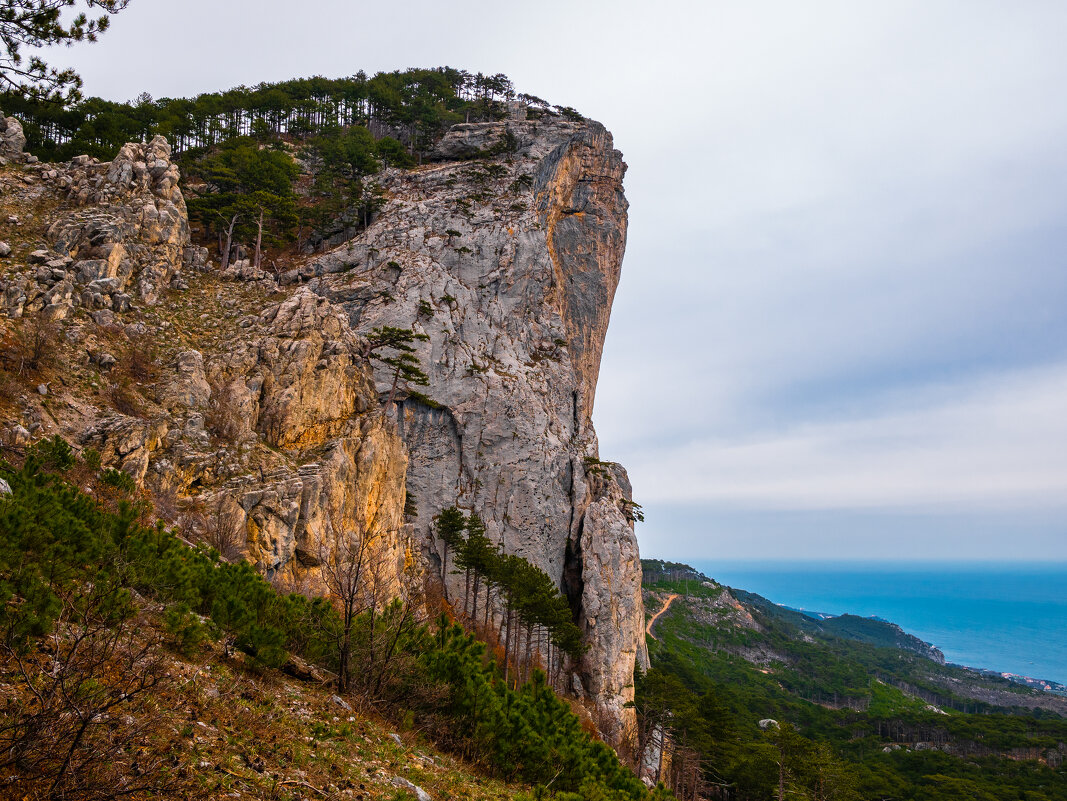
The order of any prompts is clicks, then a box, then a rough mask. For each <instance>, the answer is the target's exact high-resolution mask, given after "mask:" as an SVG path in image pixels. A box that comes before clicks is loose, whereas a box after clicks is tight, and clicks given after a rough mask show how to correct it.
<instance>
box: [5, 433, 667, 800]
mask: <svg viewBox="0 0 1067 801" xmlns="http://www.w3.org/2000/svg"><path fill="white" fill-rule="evenodd" d="M4 456H5V457H6V461H0V479H2V483H0V698H2V699H3V701H2V705H0V797H3V798H7V797H11V792H13V791H14V792H15V797H17V798H19V799H37V798H63V799H92V798H113V797H119V796H121V797H128V798H133V799H140V798H175V799H193V798H195V799H204V798H224V797H226V798H232V797H238V798H240V797H245V798H272V799H292V800H293V801H295V799H304V798H312V797H320V798H359V799H379V798H381V799H386V798H387V799H404V798H408V797H415V796H416V795H418V793H419V792H425V791H429V792H430V793H431V796H432V797H434V798H479V799H490V798H493V799H498V798H524V797H526V793H527V792H529V793H533V794H534V795H535V796H536V797H538V798H557V799H559V800H560V801H579V800H580V799H589V798H595V799H603V801H642V800H643V799H652V798H657V799H665V798H667V797H669V796H668V795H667V794H665V793H663V792H654V793H649V792H648V790H647V789H646V788H645V786H644V785H643V784H642V783H641V782H640V781H638V780H637V778H636V777H635V776H634V774H633V773H632V772H631V771H630V770H629V769H627V768H626V767H624V766H623V765H622V764H621V763H620V762H619V760H618V758H617V757H616V756H615V753H614V752H613V751H612V750H611V749H610V748H608V747H607V746H606V745H604V744H603V743H601V742H599V741H597V740H596V739H595V738H594V737H592V736H591V734H590V733H589V731H588V730H587V728H585V727H583V724H582V719H581V718H580V717H579V716H578V715H576V714H575V712H574V711H573V710H572V708H571V707H570V706H569V705H568V704H567V703H565V702H564V701H562V700H561V699H559V698H558V697H557V696H556V695H555V693H554V692H553V691H552V690H551V688H550V687H549V686H548V685H547V683H546V680H545V677H544V675H543V674H542V673H540V671H537V670H534V671H533V672H532V676H531V677H530V678H529V680H527V681H525V682H523V683H520V682H518V681H517V680H515V679H514V677H513V679H512V681H507V680H505V679H504V677H503V676H502V674H501V671H500V670H499V667H498V664H497V661H496V660H495V659H494V657H493V655H492V654H491V653H490V652H489V650H488V649H487V648H486V646H485V644H484V643H482V642H479V641H478V640H476V639H475V638H474V637H473V636H471V635H470V634H467V633H466V632H465V631H464V630H463V629H462V628H461V627H460V626H459V625H457V624H454V623H452V622H451V621H450V620H449V619H448V618H447V616H445V615H444V614H442V615H440V616H439V617H438V618H437V619H436V620H433V621H430V620H426V619H424V610H425V607H423V606H419V607H415V606H411V607H404V606H402V605H401V604H400V603H399V602H394V603H393V604H391V605H385V606H378V607H370V608H367V609H365V610H360V613H359V614H358V615H356V616H354V617H351V618H350V617H343V616H342V614H341V612H340V610H339V608H338V605H337V604H335V603H333V602H332V600H333V599H327V598H308V597H305V596H303V595H298V594H284V593H282V592H280V591H278V590H277V589H275V588H274V587H273V586H271V585H270V584H269V583H268V582H267V581H266V580H265V579H264V578H263V577H262V576H260V575H259V574H258V573H257V572H256V571H255V570H254V569H253V568H252V567H251V566H250V565H248V564H247V563H245V562H228V561H226V560H224V559H222V558H221V557H220V555H219V554H218V552H217V551H214V550H212V549H209V548H206V547H204V546H195V545H193V544H192V543H189V542H186V541H184V540H183V539H182V537H181V532H175V531H168V530H167V529H166V527H165V526H164V525H163V524H162V523H160V522H153V509H152V507H151V505H150V504H149V503H148V502H147V500H146V499H145V498H144V497H143V496H141V495H140V494H139V493H138V491H137V490H136V487H135V485H134V483H133V481H132V480H131V479H130V478H129V476H128V475H126V474H125V473H122V472H119V471H115V470H108V469H102V468H101V466H100V456H99V454H97V453H95V452H94V451H92V450H91V449H85V450H84V451H83V452H82V453H81V454H80V455H75V454H74V452H73V451H72V449H71V448H70V446H69V445H68V444H67V443H65V442H64V441H63V440H61V439H59V438H55V439H53V440H45V441H42V442H40V443H37V444H35V445H34V446H32V447H31V448H29V449H28V450H27V451H26V452H25V453H22V452H19V451H17V450H15V449H8V450H7V451H6V452H5V453H4ZM343 665H349V666H351V667H352V671H351V677H352V682H351V689H350V690H349V691H347V692H340V691H339V690H337V689H335V686H336V684H337V682H335V681H334V679H335V678H336V674H337V671H338V670H339V667H340V666H343ZM339 692H340V694H338V693H339ZM417 787H420V788H422V790H421V791H420V790H418V789H416V788H417ZM13 788H15V789H14V790H13Z"/></svg>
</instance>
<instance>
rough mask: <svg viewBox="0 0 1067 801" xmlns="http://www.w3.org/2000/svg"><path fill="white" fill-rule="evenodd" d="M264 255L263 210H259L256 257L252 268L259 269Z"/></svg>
mask: <svg viewBox="0 0 1067 801" xmlns="http://www.w3.org/2000/svg"><path fill="white" fill-rule="evenodd" d="M262 255H263V209H260V210H259V222H258V225H257V226H256V255H255V256H254V257H253V259H252V266H254V267H255V268H256V269H257V270H258V269H259V264H260V259H261V257H262Z"/></svg>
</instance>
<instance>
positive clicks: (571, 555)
mask: <svg viewBox="0 0 1067 801" xmlns="http://www.w3.org/2000/svg"><path fill="white" fill-rule="evenodd" d="M584 526H585V518H584V516H583V517H582V519H581V520H579V521H578V531H577V533H576V535H575V536H574V538H573V539H568V540H567V548H566V551H565V552H564V555H563V576H562V578H561V579H560V590H562V591H563V595H564V596H565V597H566V598H567V604H568V605H569V606H570V608H571V617H572V618H573V619H574V623H575V625H578V624H579V621H580V619H581V612H582V593H583V592H584V591H585V579H584V578H582V529H583V527H584Z"/></svg>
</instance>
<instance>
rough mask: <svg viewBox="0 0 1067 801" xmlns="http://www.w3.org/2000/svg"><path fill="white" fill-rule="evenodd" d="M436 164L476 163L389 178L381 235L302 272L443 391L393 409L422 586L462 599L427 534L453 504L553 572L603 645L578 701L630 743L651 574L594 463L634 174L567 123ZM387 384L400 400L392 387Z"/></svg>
mask: <svg viewBox="0 0 1067 801" xmlns="http://www.w3.org/2000/svg"><path fill="white" fill-rule="evenodd" d="M438 154H439V156H440V157H441V158H443V159H458V158H465V157H467V158H469V157H471V156H473V155H478V156H480V157H479V158H478V159H477V160H468V161H446V162H444V163H441V164H435V165H432V166H427V167H422V168H419V169H417V170H414V171H411V172H404V173H399V172H390V173H389V174H388V175H387V176H386V177H385V180H384V181H383V185H384V187H385V189H386V193H387V197H388V202H387V204H386V205H385V207H384V208H383V209H382V211H381V213H380V214H379V216H378V217H377V218H376V219H375V221H374V222H373V224H372V225H371V226H370V228H369V229H368V230H367V231H365V232H364V233H363V234H361V235H360V236H359V237H357V238H356V239H355V240H354V241H352V242H349V243H347V244H345V245H342V246H341V247H339V248H338V249H336V250H334V251H332V252H330V253H327V254H325V255H323V256H322V257H320V258H318V259H317V260H315V261H314V262H312V263H311V264H308V265H306V266H305V267H304V268H303V269H302V270H301V271H300V275H302V276H304V277H310V276H318V277H316V278H314V279H313V280H312V282H311V285H310V287H309V288H311V289H312V290H313V291H315V292H317V293H319V294H320V295H322V296H324V297H326V298H329V299H330V300H332V301H333V302H335V303H339V304H340V305H342V307H343V308H345V309H346V310H347V312H348V314H349V317H350V321H351V324H352V325H353V327H354V328H356V329H358V330H361V331H369V330H370V329H371V328H374V327H376V326H381V325H393V326H400V327H411V328H414V329H416V330H418V331H420V332H423V333H425V334H426V335H427V336H428V340H427V341H426V342H424V343H420V347H419V356H420V359H421V361H422V365H423V368H424V369H425V370H426V372H427V373H428V375H429V377H430V384H429V386H428V387H418V388H416V389H419V390H421V391H423V392H425V395H424V396H422V397H420V396H419V395H417V394H411V395H407V394H406V393H400V394H399V395H398V397H400V398H403V399H402V400H400V401H399V402H398V404H397V408H396V410H395V412H394V413H395V414H396V415H397V423H398V427H399V431H400V434H401V436H402V437H403V439H404V441H405V443H406V444H407V446H408V449H409V453H410V462H409V467H408V474H407V485H408V489H409V491H410V492H411V493H412V494H413V495H414V497H415V500H416V503H417V506H418V512H419V515H418V518H417V520H418V522H417V529H418V531H419V533H420V534H421V537H422V541H423V543H424V550H425V554H426V556H427V561H428V569H429V570H431V571H434V572H437V573H440V574H442V575H443V576H444V578H445V580H446V583H448V584H449V585H450V594H451V596H452V597H453V598H455V597H456V596H457V595H459V596H460V597H462V586H461V583H462V580H461V579H457V578H456V577H454V576H452V575H451V573H450V569H451V565H448V566H445V565H442V564H441V558H440V555H441V553H442V547H441V544H440V543H439V542H437V541H435V539H434V537H433V536H432V531H431V518H432V516H433V515H434V514H436V513H437V512H438V511H439V510H440V509H442V508H444V507H447V506H451V505H453V504H458V505H459V506H460V507H462V508H466V509H470V510H473V511H476V512H478V513H479V514H480V515H481V516H482V517H483V518H484V519H485V521H486V524H487V529H488V532H489V535H490V537H491V538H493V539H494V540H495V541H497V542H500V543H502V544H503V546H504V548H505V549H506V550H507V552H509V553H514V554H518V555H520V556H522V557H524V558H526V559H529V560H530V561H531V562H533V563H535V564H537V565H538V566H540V567H541V568H542V569H544V570H545V571H546V572H548V574H549V575H551V576H552V577H553V579H555V580H556V581H557V582H558V583H559V584H560V586H561V587H562V588H563V589H564V590H565V592H566V593H567V595H568V597H569V598H570V600H571V603H572V606H573V608H574V609H575V612H576V615H577V616H578V619H579V621H580V623H581V625H582V626H583V627H584V629H585V632H586V635H587V639H588V643H589V645H590V650H589V652H588V654H587V656H586V657H585V659H584V660H583V663H582V664H581V665H579V666H577V670H576V675H577V677H578V678H579V681H578V682H576V683H575V684H576V685H578V684H580V685H581V690H582V691H583V692H585V693H588V695H589V696H590V697H591V698H592V699H593V700H594V701H595V702H596V704H597V707H598V711H599V712H600V722H601V725H602V728H603V729H604V731H605V734H606V735H608V736H609V737H610V738H616V739H617V738H619V737H621V736H622V734H623V733H624V729H625V727H626V726H627V725H629V724H630V723H631V722H632V721H631V715H632V713H631V711H630V710H625V709H624V704H625V703H626V702H627V701H628V700H630V699H631V698H632V695H633V687H632V683H633V670H634V665H635V662H638V663H640V664H642V665H644V663H645V660H646V659H647V656H646V654H645V651H644V637H643V617H644V613H643V608H642V603H641V594H640V581H641V567H640V562H639V560H638V553H637V543H636V540H635V538H634V534H633V525H632V522H631V521H630V520H629V516H628V511H629V505H628V500H629V493H630V488H629V483H628V481H627V480H626V476H625V472H624V471H623V470H622V469H621V468H620V467H618V466H617V465H610V464H604V463H600V462H599V461H598V458H597V457H598V452H597V440H596V434H595V432H594V431H593V427H592V424H591V421H590V416H591V413H592V408H593V398H594V393H595V389H596V380H597V373H598V371H599V366H600V357H601V353H602V348H603V342H604V335H605V332H606V329H607V325H608V318H609V314H610V309H611V302H612V298H613V297H614V293H615V288H616V286H617V284H618V280H619V270H620V265H621V261H622V255H623V248H624V245H625V239H626V208H627V203H626V200H625V197H624V196H623V192H622V177H623V173H624V171H625V164H623V162H622V158H621V154H620V153H619V152H618V151H617V150H614V149H613V148H612V140H611V135H610V134H609V133H608V132H607V131H606V130H605V129H604V128H603V127H602V126H600V125H599V124H597V123H593V122H572V121H565V120H559V119H556V120H552V121H550V122H533V121H530V122H525V121H524V122H499V123H484V124H472V125H463V126H456V127H455V128H454V129H453V130H452V131H451V132H450V133H449V134H448V136H446V138H445V139H444V140H443V141H442V142H441V144H440V145H439V147H438ZM297 278H298V275H297V274H296V273H294V274H292V275H290V276H289V278H288V280H296V279H297ZM377 379H378V389H379V392H380V393H383V394H384V393H387V392H388V390H389V387H390V385H391V382H392V376H391V375H388V374H387V373H386V372H385V371H382V372H380V373H379V374H378V376H377ZM457 582H459V583H457Z"/></svg>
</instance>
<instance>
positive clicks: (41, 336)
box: [0, 314, 60, 376]
mask: <svg viewBox="0 0 1067 801" xmlns="http://www.w3.org/2000/svg"><path fill="white" fill-rule="evenodd" d="M59 341H60V340H59V326H58V325H57V324H56V322H55V321H54V320H51V319H49V318H47V317H45V316H44V315H43V314H38V315H36V316H34V317H30V318H24V319H23V320H22V321H21V322H18V323H16V324H15V325H14V326H13V327H12V328H11V330H10V331H9V332H8V334H7V335H6V336H5V337H4V338H3V340H0V362H2V363H3V367H4V369H5V370H7V371H9V372H13V373H15V374H16V375H20V376H22V375H27V374H29V375H37V374H39V373H42V372H44V371H46V370H48V369H51V368H52V367H54V366H55V364H56V362H57V356H58V348H59Z"/></svg>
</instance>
